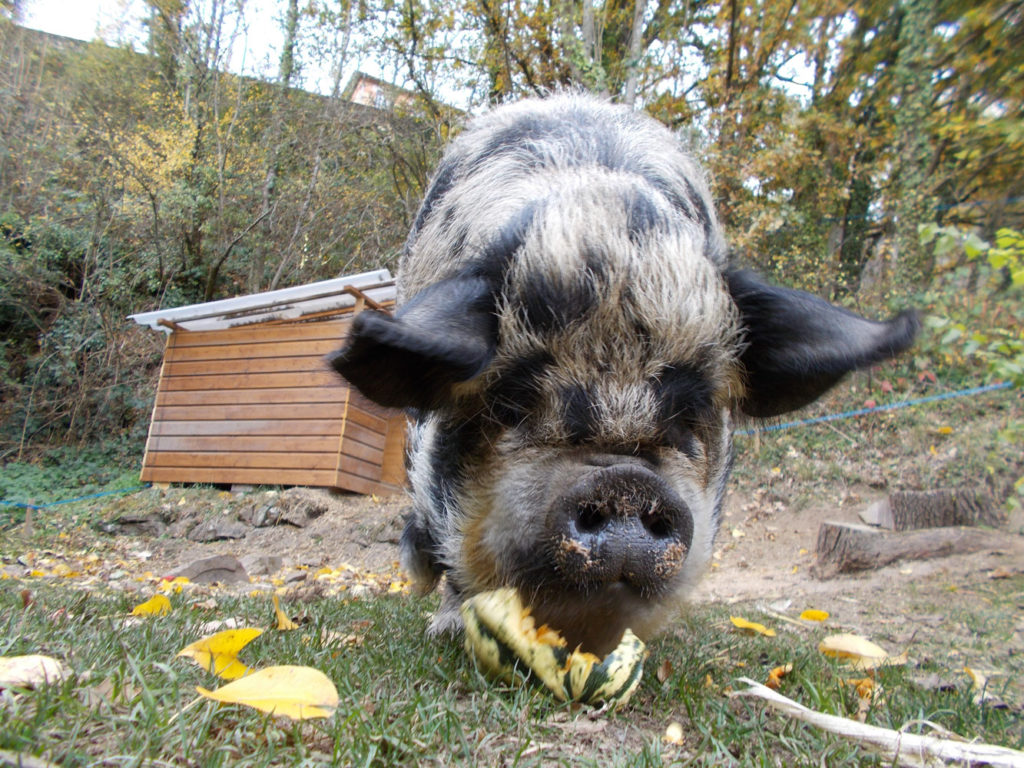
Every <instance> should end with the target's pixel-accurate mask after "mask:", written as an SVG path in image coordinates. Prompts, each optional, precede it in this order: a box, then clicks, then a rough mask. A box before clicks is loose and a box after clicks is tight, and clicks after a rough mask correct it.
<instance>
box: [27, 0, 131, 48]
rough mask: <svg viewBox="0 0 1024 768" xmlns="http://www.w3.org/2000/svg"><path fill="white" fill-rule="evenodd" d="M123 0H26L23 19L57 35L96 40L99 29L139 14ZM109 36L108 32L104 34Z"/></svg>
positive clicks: (28, 25) (37, 27) (109, 28)
mask: <svg viewBox="0 0 1024 768" xmlns="http://www.w3.org/2000/svg"><path fill="white" fill-rule="evenodd" d="M132 5H133V3H131V2H125V1H124V0H71V1H70V2H69V0H25V2H24V6H23V13H24V16H23V18H22V23H23V24H24V25H25V26H26V27H32V28H33V29H41V30H43V31H45V32H51V33H53V34H55V35H63V36H64V37H74V38H77V39H79V40H93V39H94V38H95V37H96V36H97V31H98V30H108V31H113V30H116V29H117V27H118V25H119V24H120V23H121V21H122V20H123V19H125V18H126V17H128V18H131V17H133V16H137V15H138V9H133V8H132V7H131V6H132ZM101 36H102V37H104V39H108V38H107V35H106V34H103V35H101Z"/></svg>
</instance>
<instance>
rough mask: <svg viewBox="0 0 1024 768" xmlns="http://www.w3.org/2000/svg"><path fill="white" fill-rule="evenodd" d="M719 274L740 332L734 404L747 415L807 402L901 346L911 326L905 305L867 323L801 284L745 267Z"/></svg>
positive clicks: (914, 327) (774, 411)
mask: <svg viewBox="0 0 1024 768" xmlns="http://www.w3.org/2000/svg"><path fill="white" fill-rule="evenodd" d="M726 278H727V281H728V285H729V292H730V293H731V294H732V297H733V300H734V301H735V302H736V306H737V307H739V310H740V316H741V318H742V320H741V322H742V324H743V327H744V332H745V344H746V346H745V349H744V351H743V353H742V355H741V357H740V360H741V362H742V364H743V366H744V368H745V369H746V385H747V391H746V394H745V397H744V399H743V401H742V402H741V403H740V408H741V409H742V410H743V411H744V412H745V413H747V414H748V415H750V416H759V417H764V416H777V415H778V414H781V413H785V412H786V411H792V410H794V409H796V408H800V407H801V406H804V405H807V404H808V403H810V402H812V401H813V400H815V399H816V398H817V397H819V396H820V395H822V394H824V393H825V391H826V390H828V388H829V387H831V386H832V385H833V384H835V383H836V382H838V381H839V379H841V378H842V377H843V376H844V375H845V374H846V373H849V372H850V371H852V370H854V369H855V368H862V367H864V366H868V365H871V364H873V363H877V362H879V361H881V360H884V359H886V358H889V357H892V356H894V355H896V354H897V353H899V352H902V351H903V350H905V349H907V348H908V347H909V346H910V345H911V343H913V341H914V336H915V335H916V334H917V331H918V327H919V323H918V320H917V315H916V314H915V313H914V312H912V311H911V312H903V313H901V314H899V315H897V316H896V317H894V318H893V319H892V320H889V321H888V322H875V321H873V320H867V319H865V318H863V317H860V316H859V315H855V314H853V313H852V312H849V311H847V310H845V309H842V308H841V307H837V306H834V305H832V304H829V303H828V302H827V301H825V300H824V299H820V298H818V297H817V296H813V295H811V294H809V293H805V292H804V291H796V290H792V289H790V288H779V287H775V286H770V285H766V284H765V283H763V282H761V281H760V280H759V279H758V278H757V277H756V276H755V275H753V274H751V273H750V272H742V271H737V272H730V273H728V274H727V275H726Z"/></svg>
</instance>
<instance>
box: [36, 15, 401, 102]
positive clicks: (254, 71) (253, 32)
mask: <svg viewBox="0 0 1024 768" xmlns="http://www.w3.org/2000/svg"><path fill="white" fill-rule="evenodd" d="M281 8H282V1H281V0H247V1H246V3H245V20H246V24H247V29H246V30H245V35H244V41H245V45H244V47H243V46H241V45H236V46H235V47H234V48H233V49H232V51H233V54H234V55H233V58H232V62H231V65H230V67H229V68H230V69H231V70H232V71H235V72H238V73H242V72H244V73H245V74H248V75H256V76H266V77H273V76H274V75H276V74H277V64H278V57H279V55H280V45H281V40H282V33H281V25H280V17H281V10H280V9H281ZM145 16H146V9H145V4H144V3H143V2H141V0H23V6H22V22H21V23H22V24H23V25H24V26H26V27H31V28H33V29H40V30H43V31H45V32H50V33H52V34H56V35H63V36H64V37H73V38H77V39H79V40H94V39H96V38H97V37H99V38H101V39H103V40H105V41H107V42H108V43H117V42H119V41H122V40H126V39H128V40H131V39H133V38H135V39H138V38H139V36H140V35H141V34H142V31H141V30H142V19H143V18H145ZM357 68H358V69H360V70H362V71H365V72H368V73H369V74H372V75H375V76H377V77H381V76H382V73H381V72H380V70H379V68H378V67H377V66H375V65H374V64H373V63H372V62H362V61H360V62H352V63H351V64H350V66H348V67H346V68H345V69H344V70H343V71H344V72H345V77H346V78H347V77H348V76H349V75H351V73H352V72H353V71H354V70H355V69H357ZM320 70H321V67H320V66H317V65H316V64H314V65H313V66H311V67H310V69H309V70H308V71H307V72H306V73H305V75H306V83H307V86H308V87H310V88H312V89H313V90H322V91H326V90H329V85H328V84H329V82H330V74H329V70H330V62H323V63H322V71H320ZM342 82H343V83H344V82H345V80H344V79H343V80H342Z"/></svg>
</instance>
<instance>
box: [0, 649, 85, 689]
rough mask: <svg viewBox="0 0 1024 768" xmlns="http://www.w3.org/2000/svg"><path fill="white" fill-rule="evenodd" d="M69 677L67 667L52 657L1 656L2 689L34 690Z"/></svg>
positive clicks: (32, 655)
mask: <svg viewBox="0 0 1024 768" xmlns="http://www.w3.org/2000/svg"><path fill="white" fill-rule="evenodd" d="M67 676H68V669H67V667H65V666H64V665H63V664H62V663H61V662H59V661H57V659H55V658H53V657H51V656H41V655H39V654H29V655H27V656H0V689H6V688H34V687H36V686H37V685H41V684H43V683H59V682H60V681H61V680H63V679H64V678H65V677H67Z"/></svg>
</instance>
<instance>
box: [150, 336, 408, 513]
mask: <svg viewBox="0 0 1024 768" xmlns="http://www.w3.org/2000/svg"><path fill="white" fill-rule="evenodd" d="M348 324H349V319H345V320H337V319H332V320H325V321H321V322H313V323H293V324H274V325H254V326H249V327H245V328H235V329H230V330H221V331H175V332H174V333H172V334H171V335H170V336H169V338H168V342H167V350H166V353H165V355H164V364H163V370H162V372H161V375H160V384H159V386H158V389H157V396H156V404H155V406H154V409H153V420H152V423H151V425H150V434H149V440H148V442H147V445H146V456H145V459H144V461H143V469H142V480H143V481H147V482H193V483H196V482H198V483H251V484H268V485H311V486H327V487H338V488H345V489H347V490H352V491H356V492H359V493H389V492H393V491H395V490H398V489H399V488H400V487H401V486H402V484H403V483H404V481H405V471H404V467H403V449H404V423H405V420H404V417H402V416H401V414H397V413H396V412H394V411H389V410H386V409H383V408H380V407H379V406H377V405H376V404H374V403H371V402H370V401H368V400H366V399H365V398H364V397H362V396H361V395H360V394H359V393H358V392H357V391H355V390H354V389H352V390H350V389H349V388H348V387H346V386H344V383H343V382H342V381H341V380H340V379H339V378H338V377H337V375H336V374H335V373H334V372H332V371H330V370H329V369H328V368H327V365H326V362H325V360H324V356H325V355H327V354H328V353H329V352H332V351H334V350H335V349H337V348H338V347H339V346H340V344H341V340H342V339H343V338H344V336H345V333H346V330H347V327H348Z"/></svg>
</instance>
